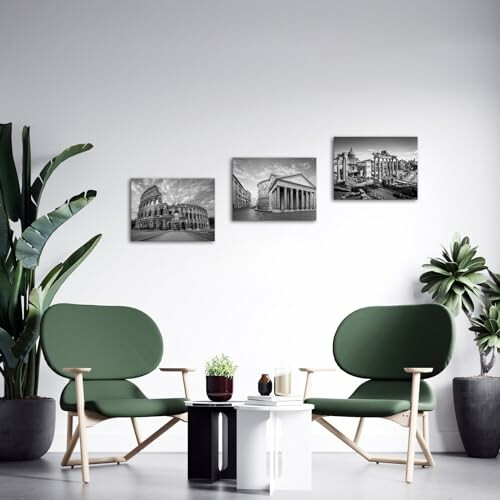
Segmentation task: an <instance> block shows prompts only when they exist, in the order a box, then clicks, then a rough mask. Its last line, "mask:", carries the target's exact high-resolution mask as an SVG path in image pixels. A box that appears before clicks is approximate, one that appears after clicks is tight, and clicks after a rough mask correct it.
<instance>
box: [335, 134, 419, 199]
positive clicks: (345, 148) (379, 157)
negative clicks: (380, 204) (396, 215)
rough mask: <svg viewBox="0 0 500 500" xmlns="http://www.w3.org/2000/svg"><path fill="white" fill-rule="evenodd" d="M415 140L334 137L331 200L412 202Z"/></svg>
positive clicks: (415, 194)
mask: <svg viewBox="0 0 500 500" xmlns="http://www.w3.org/2000/svg"><path fill="white" fill-rule="evenodd" d="M417 197H418V139H417V137H335V138H334V140H333V198H334V199H335V200H416V199H417Z"/></svg>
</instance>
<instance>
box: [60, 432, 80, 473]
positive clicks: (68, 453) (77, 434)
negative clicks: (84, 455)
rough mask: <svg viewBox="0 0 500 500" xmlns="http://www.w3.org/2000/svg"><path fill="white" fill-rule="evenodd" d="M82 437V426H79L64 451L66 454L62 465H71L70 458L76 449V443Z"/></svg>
mask: <svg viewBox="0 0 500 500" xmlns="http://www.w3.org/2000/svg"><path fill="white" fill-rule="evenodd" d="M79 437H80V428H79V427H78V426H77V427H76V430H75V432H74V433H73V435H72V436H71V439H70V441H69V443H68V444H67V446H66V451H65V452H64V456H63V457H62V459H61V465H62V466H63V467H64V466H66V465H70V463H69V462H70V458H71V455H72V453H73V450H74V449H75V446H76V443H77V441H78V439H79Z"/></svg>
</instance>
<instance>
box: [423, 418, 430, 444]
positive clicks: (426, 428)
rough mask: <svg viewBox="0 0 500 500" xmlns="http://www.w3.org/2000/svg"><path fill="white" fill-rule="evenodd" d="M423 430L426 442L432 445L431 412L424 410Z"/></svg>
mask: <svg viewBox="0 0 500 500" xmlns="http://www.w3.org/2000/svg"><path fill="white" fill-rule="evenodd" d="M422 432H423V435H424V439H425V442H426V443H427V446H429V445H430V441H429V413H428V412H426V411H424V412H423V413H422Z"/></svg>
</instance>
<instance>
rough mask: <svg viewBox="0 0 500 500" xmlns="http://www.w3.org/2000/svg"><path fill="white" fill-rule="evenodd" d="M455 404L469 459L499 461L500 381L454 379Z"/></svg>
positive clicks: (496, 378) (489, 379)
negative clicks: (496, 459) (497, 457)
mask: <svg viewBox="0 0 500 500" xmlns="http://www.w3.org/2000/svg"><path fill="white" fill-rule="evenodd" d="M453 401H454V403H455V415H456V417H457V424H458V430H459V431H460V437H461V438H462V443H463V445H464V448H465V451H466V453H467V455H468V456H469V457H475V458H495V457H496V456H497V455H498V451H499V448H500V377H457V378H454V379H453Z"/></svg>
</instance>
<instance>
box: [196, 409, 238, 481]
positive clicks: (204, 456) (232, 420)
mask: <svg viewBox="0 0 500 500" xmlns="http://www.w3.org/2000/svg"><path fill="white" fill-rule="evenodd" d="M237 403H238V402H230V401H226V402H224V403H216V402H212V401H210V402H208V401H186V406H187V408H188V480H189V481H200V482H207V483H214V482H215V481H217V480H219V479H236V410H235V409H234V408H233V404H237ZM220 414H223V415H225V417H226V418H223V419H222V468H221V469H220V470H219V415H220Z"/></svg>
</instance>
